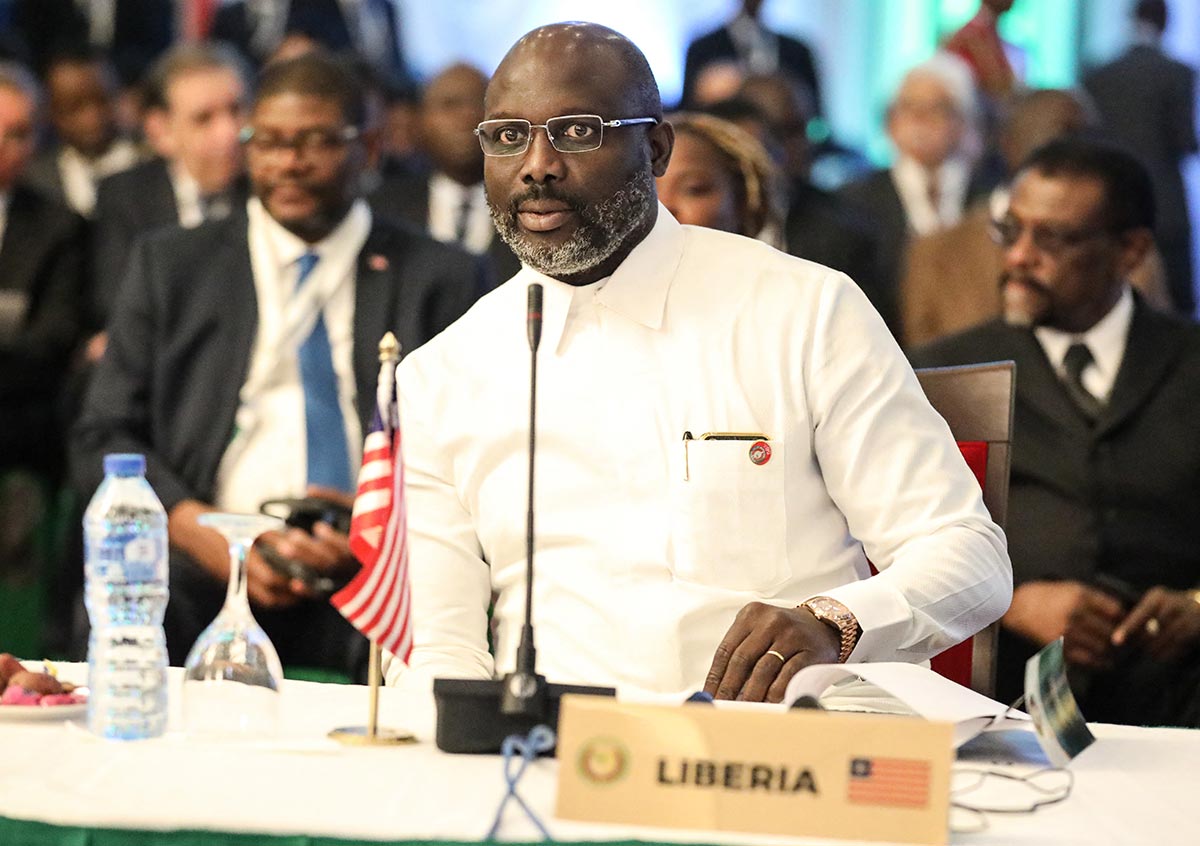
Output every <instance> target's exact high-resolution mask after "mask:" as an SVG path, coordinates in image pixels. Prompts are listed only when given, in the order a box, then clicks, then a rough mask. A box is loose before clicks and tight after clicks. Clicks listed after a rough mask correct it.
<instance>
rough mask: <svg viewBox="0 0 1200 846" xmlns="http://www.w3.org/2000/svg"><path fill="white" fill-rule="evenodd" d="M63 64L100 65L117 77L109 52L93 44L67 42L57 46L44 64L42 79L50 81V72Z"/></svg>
mask: <svg viewBox="0 0 1200 846" xmlns="http://www.w3.org/2000/svg"><path fill="white" fill-rule="evenodd" d="M61 65H100V66H102V67H104V68H105V69H106V71H107V72H111V73H113V78H114V79H115V78H116V73H115V71H112V60H111V59H110V58H109V55H108V52H107V51H105V50H103V49H101V48H100V47H94V46H92V45H91V44H84V43H66V44H60V45H58V46H56V47H55V48H54V50H53V51H52V52H51V53H50V56H49V57H48V58H47V59H46V63H45V64H44V65H43V66H42V80H43V81H48V80H49V79H50V74H51V73H53V72H54V71H55V70H56V69H57V68H58V67H59V66H61Z"/></svg>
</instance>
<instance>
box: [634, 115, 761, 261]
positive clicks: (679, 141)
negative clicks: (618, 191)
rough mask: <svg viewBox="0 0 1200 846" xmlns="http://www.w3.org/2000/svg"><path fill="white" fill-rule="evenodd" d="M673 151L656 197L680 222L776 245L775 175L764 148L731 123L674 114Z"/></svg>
mask: <svg viewBox="0 0 1200 846" xmlns="http://www.w3.org/2000/svg"><path fill="white" fill-rule="evenodd" d="M669 120H670V121H671V124H672V125H673V126H674V127H675V149H674V151H673V152H672V154H671V164H670V166H669V167H668V168H667V172H666V173H665V174H664V175H663V176H661V177H659V178H658V198H659V200H661V201H662V203H663V205H665V206H666V207H667V209H668V210H669V211H670V212H671V214H672V215H674V216H675V218H676V219H677V220H678V221H679V222H680V223H690V224H693V225H696V226H706V227H708V228H710V229H721V230H724V231H726V232H736V233H738V234H739V235H746V236H749V237H751V238H758V239H759V240H761V241H766V242H767V243H769V244H771V245H772V246H776V247H778V246H780V245H781V243H782V220H783V212H782V201H781V185H780V176H779V172H778V169H777V168H776V165H775V163H774V162H773V161H772V160H771V157H770V156H769V155H768V154H767V151H766V149H765V148H764V147H763V145H762V144H761V143H759V142H758V141H757V140H756V139H755V138H754V137H753V136H751V135H750V134H749V133H747V132H746V131H745V130H743V129H740V128H739V127H737V126H735V125H734V124H732V123H730V122H728V121H725V120H721V119H720V118H716V117H713V116H711V115H705V114H699V113H695V112H678V113H676V114H673V115H671V116H670V117H669Z"/></svg>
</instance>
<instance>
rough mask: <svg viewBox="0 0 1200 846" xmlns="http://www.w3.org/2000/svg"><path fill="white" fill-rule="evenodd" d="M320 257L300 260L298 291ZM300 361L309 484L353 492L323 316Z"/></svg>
mask: <svg viewBox="0 0 1200 846" xmlns="http://www.w3.org/2000/svg"><path fill="white" fill-rule="evenodd" d="M319 258H320V256H318V255H317V254H316V253H305V254H304V255H302V256H301V257H300V260H299V262H298V264H299V266H300V275H299V277H298V278H297V280H296V290H297V291H299V290H300V288H301V286H303V285H304V283H305V282H306V281H307V280H308V278H309V276H311V275H312V270H313V268H314V267H316V265H317V260H318V259H319ZM299 358H300V382H301V384H302V385H303V386H304V429H305V440H306V443H307V448H308V483H309V484H310V485H324V486H325V487H330V488H336V489H338V490H340V491H346V492H347V493H350V492H352V491H353V490H354V480H353V479H352V478H351V476H350V455H349V453H348V451H347V448H346V425H345V420H344V419H343V418H342V408H341V405H340V404H339V403H338V382H337V374H336V373H335V372H334V370H333V350H332V348H331V347H330V344H329V332H328V331H326V329H325V316H324V314H323V313H320V314H318V315H317V322H316V324H315V325H314V326H313V329H312V334H310V335H309V336H308V338H307V339H306V340H305V341H304V343H303V344H301V345H300V356H299Z"/></svg>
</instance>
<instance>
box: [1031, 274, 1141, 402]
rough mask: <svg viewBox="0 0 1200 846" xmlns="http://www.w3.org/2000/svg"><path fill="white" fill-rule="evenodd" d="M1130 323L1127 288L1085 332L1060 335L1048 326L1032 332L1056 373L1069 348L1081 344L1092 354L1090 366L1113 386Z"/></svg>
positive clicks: (1062, 333) (1128, 292) (1130, 295)
mask: <svg viewBox="0 0 1200 846" xmlns="http://www.w3.org/2000/svg"><path fill="white" fill-rule="evenodd" d="M1132 322H1133V293H1132V292H1131V291H1130V289H1129V286H1128V285H1126V286H1125V288H1124V290H1122V291H1121V296H1120V298H1119V299H1118V300H1117V303H1116V305H1114V306H1113V307H1112V308H1111V309H1109V311H1108V314H1106V315H1104V317H1102V318H1100V320H1099V321H1097V322H1096V325H1094V326H1093V327H1092V328H1091V329H1089V330H1087V331H1086V332H1084V333H1082V334H1076V333H1071V332H1063V331H1062V330H1060V329H1052V328H1050V327H1049V326H1039V327H1037V328H1036V329H1034V330H1033V332H1034V335H1036V336H1037V339H1038V342H1039V343H1040V344H1041V345H1042V349H1044V350H1045V351H1046V357H1047V358H1048V359H1050V363H1051V364H1052V365H1054V369H1055V370H1062V367H1063V359H1064V358H1066V355H1067V349H1068V348H1069V347H1070V346H1071V345H1072V344H1074V343H1079V342H1081V341H1082V342H1083V343H1085V344H1087V346H1088V349H1089V350H1091V353H1092V360H1093V366H1095V367H1096V368H1097V369H1098V370H1099V371H1100V373H1101V374H1102V375H1103V377H1104V382H1105V384H1108V385H1112V383H1113V381H1114V380H1115V379H1116V376H1117V371H1118V370H1119V369H1120V367H1121V360H1122V359H1123V358H1124V357H1125V344H1126V342H1127V341H1128V340H1129V325H1130V323H1132Z"/></svg>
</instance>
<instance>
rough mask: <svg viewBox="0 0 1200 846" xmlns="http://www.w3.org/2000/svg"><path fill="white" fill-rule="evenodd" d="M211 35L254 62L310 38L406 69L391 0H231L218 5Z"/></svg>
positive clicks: (394, 70) (391, 70)
mask: <svg viewBox="0 0 1200 846" xmlns="http://www.w3.org/2000/svg"><path fill="white" fill-rule="evenodd" d="M209 36H210V37H211V38H213V39H215V40H218V41H226V42H228V43H230V44H233V45H234V46H235V47H237V48H238V50H240V51H241V52H242V53H243V54H245V55H246V56H248V57H249V58H250V59H251V60H252V61H253V62H255V63H256V64H257V63H265V62H266V61H267V60H268V58H269V57H271V56H272V55H273V54H274V55H275V57H276V58H281V57H294V56H295V55H296V54H295V53H292V52H291V51H290V50H289V49H284V51H283V53H280V52H279V50H280V48H281V46H282V45H283V43H284V42H285V41H287V40H289V39H291V40H293V41H294V40H296V39H299V38H308V39H311V40H313V41H316V42H318V43H320V44H321V45H322V46H324V47H325V48H327V49H329V50H331V51H333V52H338V53H351V52H352V53H355V54H357V55H358V56H360V57H362V58H364V59H366V60H367V61H368V62H370V63H371V65H373V66H374V67H375V68H376V69H377V70H378V71H380V72H382V73H384V74H387V75H389V76H399V75H402V74H403V72H404V63H403V61H402V59H401V56H400V38H399V30H398V24H397V20H396V8H395V6H394V5H393V4H392V3H391V2H389V0H231V2H225V3H223V4H222V6H221V8H220V9H218V10H217V13H216V16H215V17H214V19H213V23H212V29H211V31H210V32H209Z"/></svg>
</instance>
